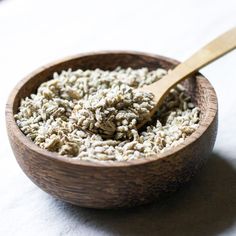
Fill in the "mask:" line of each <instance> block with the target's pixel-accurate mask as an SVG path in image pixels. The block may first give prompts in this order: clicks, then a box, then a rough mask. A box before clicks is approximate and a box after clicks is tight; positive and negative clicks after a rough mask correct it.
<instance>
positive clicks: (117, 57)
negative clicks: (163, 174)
mask: <svg viewBox="0 0 236 236" xmlns="http://www.w3.org/2000/svg"><path fill="white" fill-rule="evenodd" d="M177 64H178V61H176V60H173V59H169V58H166V57H162V56H157V55H152V54H146V53H136V52H99V53H91V54H80V55H78V56H74V57H71V58H68V59H64V60H62V61H57V62H54V63H52V64H49V65H47V66H44V67H41V68H40V69H38V70H36V71H35V72H33V73H32V74H30V75H29V76H27V77H26V78H25V79H23V80H22V81H21V82H20V83H19V84H18V85H17V87H16V89H15V90H14V92H13V93H12V95H11V96H10V97H11V99H10V100H9V102H8V109H10V112H11V113H13V114H15V113H17V110H18V107H19V104H20V101H21V99H22V98H25V97H27V96H29V95H30V94H32V93H35V92H36V90H37V88H38V87H39V85H40V84H41V83H43V82H45V81H47V80H50V79H52V76H53V73H54V72H59V73H60V72H61V71H62V70H67V69H69V68H71V69H72V70H76V69H79V68H80V69H84V70H85V69H96V68H100V69H104V70H113V69H115V68H116V67H118V66H120V67H122V68H128V67H131V68H134V69H135V68H141V67H147V68H148V69H149V70H154V69H156V68H164V69H167V70H168V69H173V68H174V67H175V66H176V65H177ZM183 83H184V86H185V87H186V88H187V90H188V93H189V95H190V96H191V98H192V101H193V103H195V105H197V106H198V107H199V108H200V110H201V113H200V126H204V127H203V128H202V129H199V131H198V132H197V131H195V132H194V133H193V134H192V135H190V136H189V137H192V140H191V139H189V137H188V138H187V139H186V141H185V145H188V144H189V143H191V142H193V141H194V140H196V139H197V138H199V137H200V136H201V135H202V133H204V132H205V130H206V129H207V127H208V126H209V125H210V124H211V122H212V121H213V119H214V117H215V115H216V111H217V99H216V96H215V92H214V89H213V88H212V86H211V85H210V83H209V82H208V81H207V79H206V78H204V77H203V76H202V75H200V74H199V73H196V75H195V76H194V77H191V78H189V79H187V80H185V81H184V82H183ZM209 91H210V92H209ZM213 100H214V102H215V104H213V105H212V103H211V102H212V101H213ZM212 107H213V109H211V108H212ZM211 110H213V111H214V112H212V113H211V114H210V113H209V111H211ZM15 126H16V124H15ZM17 128H18V127H17ZM20 132H21V131H20ZM195 133H196V134H195ZM25 138H26V137H25ZM188 140H189V141H188ZM25 141H26V140H25ZM26 142H27V141H26ZM27 143H28V142H27ZM28 145H29V146H31V144H28ZM33 145H34V144H33ZM34 146H36V145H34ZM183 146H184V145H182V147H180V148H183ZM31 147H33V146H31ZM180 148H174V149H175V150H171V151H167V152H165V153H163V154H161V155H160V157H164V156H166V155H169V154H171V153H173V152H175V151H176V150H178V149H180ZM34 149H35V150H37V151H38V152H41V153H44V154H45V153H46V152H47V153H48V154H49V155H51V156H55V157H56V158H59V159H61V156H60V155H59V154H56V153H51V152H48V151H46V150H42V149H41V150H40V148H39V147H35V148H34ZM63 158H64V157H63ZM65 159H66V158H65ZM63 160H64V159H63ZM70 161H71V160H70ZM72 161H73V160H72ZM77 161H78V160H77ZM137 161H138V160H137ZM134 162H136V161H134Z"/></svg>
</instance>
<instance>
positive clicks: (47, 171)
mask: <svg viewBox="0 0 236 236" xmlns="http://www.w3.org/2000/svg"><path fill="white" fill-rule="evenodd" d="M177 64H178V62H177V61H176V60H173V59H170V58H166V57H162V56H157V55H153V54H146V53H138V52H129V51H121V52H120V51H111V52H98V53H90V54H79V55H76V56H74V57H70V58H66V59H63V60H61V61H57V62H55V63H52V64H49V65H46V66H44V67H41V68H40V69H38V70H36V71H35V72H33V73H32V74H30V75H29V76H27V77H26V78H24V79H23V80H22V81H20V82H19V83H18V85H17V86H16V87H15V88H14V90H13V91H12V93H11V95H10V97H9V100H8V102H7V105H6V125H7V131H8V136H9V140H10V143H11V147H12V150H13V152H14V154H15V157H16V159H17V161H18V163H19V165H20V167H21V168H22V169H23V171H24V172H25V174H26V175H27V176H28V177H29V178H30V179H31V180H32V181H33V182H34V183H35V184H36V185H37V186H39V187H40V188H41V189H43V190H44V191H46V192H47V193H49V194H51V195H53V196H55V197H57V198H59V199H61V200H63V201H66V202H69V203H72V204H75V205H79V206H83V207H90V208H120V207H131V206H136V205H141V204H145V203H148V202H151V201H153V200H155V199H157V198H159V197H160V196H163V195H164V194H165V193H168V192H172V191H175V190H176V189H177V188H178V187H179V186H180V185H182V184H183V183H185V182H187V181H189V180H190V178H191V177H192V176H193V175H194V174H195V173H196V172H197V171H198V169H199V168H200V167H201V166H202V165H203V164H204V162H205V161H206V160H207V157H208V156H209V154H210V153H211V151H212V149H213V146H214V143H215V139H216V134H217V109H218V108H217V97H216V94H215V91H214V89H213V87H212V85H211V84H210V83H209V81H208V80H207V79H206V78H205V77H204V76H203V75H201V74H200V73H197V74H196V75H195V76H194V77H193V78H190V79H188V80H186V81H185V82H184V83H185V84H184V85H185V86H186V87H187V90H188V92H189V94H190V96H191V97H192V100H193V101H194V103H195V104H196V105H197V106H199V107H200V109H201V114H200V127H199V128H198V129H197V130H196V131H195V132H194V133H193V134H192V135H190V136H189V137H187V138H186V140H185V141H184V142H183V143H182V144H180V145H178V146H177V147H175V148H172V149H171V150H169V151H166V152H164V153H162V154H157V155H155V156H153V157H151V159H150V160H145V159H141V160H133V161H127V162H107V163H106V162H88V161H80V160H76V159H73V158H69V157H64V156H60V155H59V154H57V153H53V152H49V151H47V150H44V149H41V148H39V147H38V146H37V145H35V144H34V143H33V142H32V141H31V140H29V139H28V138H27V137H26V136H25V135H24V134H23V133H22V132H21V130H20V129H19V128H18V126H17V125H16V122H15V120H14V114H15V113H17V109H18V106H19V104H20V100H21V99H22V98H25V97H26V96H29V95H30V94H31V93H35V92H36V90H37V88H38V86H39V85H40V84H41V83H43V82H45V81H47V80H49V79H51V78H52V75H53V72H55V71H57V72H60V71H61V70H64V69H68V68H72V70H76V69H78V68H81V69H96V68H101V69H105V70H108V69H109V70H112V69H115V68H116V67H117V66H121V67H123V68H126V67H132V68H141V67H148V68H149V69H150V70H153V69H156V68H158V67H162V68H165V69H171V68H173V67H174V66H175V65H177Z"/></svg>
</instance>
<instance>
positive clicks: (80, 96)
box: [15, 68, 200, 161]
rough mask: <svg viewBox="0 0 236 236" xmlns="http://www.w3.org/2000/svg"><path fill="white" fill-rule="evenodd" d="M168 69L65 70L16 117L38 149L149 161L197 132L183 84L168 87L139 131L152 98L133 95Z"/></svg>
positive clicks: (94, 157)
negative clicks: (156, 109) (153, 113)
mask: <svg viewBox="0 0 236 236" xmlns="http://www.w3.org/2000/svg"><path fill="white" fill-rule="evenodd" d="M166 74H167V71H166V70H163V69H160V68H159V69H157V70H154V71H149V70H148V69H147V68H141V69H131V68H128V69H122V68H117V69H116V70H113V71H104V70H101V69H96V70H84V71H83V70H80V69H79V70H76V71H72V70H68V71H62V72H61V73H60V74H58V73H54V75H53V79H51V80H49V81H47V82H45V83H43V84H41V85H40V86H39V88H38V90H37V93H36V94H32V95H30V97H26V98H25V99H22V101H21V104H20V106H19V111H18V113H17V114H16V115H15V119H16V122H17V125H18V126H19V128H20V129H21V130H22V132H23V133H24V134H25V135H26V136H27V137H29V138H30V139H31V140H32V141H33V142H35V143H36V144H37V145H38V146H39V147H41V148H44V149H47V150H49V151H53V152H58V153H59V154H61V155H66V156H69V157H73V158H78V159H81V160H91V161H95V160H103V161H104V160H105V161H108V160H112V161H126V160H132V159H139V158H148V157H149V156H150V155H152V154H156V153H160V152H163V151H165V150H167V149H170V148H171V147H174V146H176V145H178V144H179V143H181V142H183V140H184V139H185V138H186V137H187V136H189V135H190V134H192V133H193V132H194V131H195V130H196V129H197V128H198V122H199V112H200V111H199V108H197V107H195V106H194V104H193V103H191V99H190V97H189V96H188V95H187V92H186V91H185V88H184V87H183V86H182V85H177V86H176V88H175V89H172V90H171V91H170V93H169V95H168V96H167V98H166V99H165V101H164V102H163V104H162V106H161V107H160V109H159V111H158V112H157V113H156V114H155V116H154V117H153V118H152V120H151V121H150V122H149V123H148V125H147V127H146V128H145V129H144V130H143V131H141V132H140V131H138V130H137V128H136V125H137V123H139V122H141V121H142V120H143V119H145V118H146V117H147V116H148V114H149V111H150V110H151V109H152V108H153V106H154V103H153V101H152V98H153V95H152V94H150V93H144V92H138V91H135V90H134V89H135V88H139V87H142V86H143V85H148V84H151V83H153V82H155V81H157V80H159V79H161V78H162V77H163V76H164V75H166Z"/></svg>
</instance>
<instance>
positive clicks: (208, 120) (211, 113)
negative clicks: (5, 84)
mask: <svg viewBox="0 0 236 236" xmlns="http://www.w3.org/2000/svg"><path fill="white" fill-rule="evenodd" d="M106 54H132V55H137V56H146V57H152V58H156V59H162V60H164V61H167V62H171V63H173V62H174V63H179V61H177V60H175V59H172V58H169V57H165V56H160V55H157V54H153V53H146V52H140V51H131V50H106V51H96V52H87V53H79V54H75V55H73V56H67V57H64V58H62V59H59V60H54V61H53V62H51V63H48V64H46V65H44V66H41V67H39V68H38V69H36V70H34V71H33V72H31V73H30V74H28V75H27V76H26V77H24V78H23V79H21V80H20V81H19V82H18V83H17V84H16V86H15V87H14V88H13V90H12V92H11V93H10V95H9V97H8V100H7V103H6V109H5V117H6V125H7V129H8V131H9V130H11V131H12V132H14V136H15V138H17V139H18V140H19V141H20V143H23V144H24V145H25V146H27V147H28V149H30V150H32V151H34V152H36V153H37V154H38V155H42V156H44V157H47V158H50V159H53V160H55V161H59V162H63V163H67V164H74V165H80V166H88V167H89V166H90V167H97V168H100V167H109V168H112V167H129V166H138V165H142V164H149V163H152V162H155V161H157V160H160V159H163V158H166V157H168V156H171V155H173V154H176V153H177V152H179V151H182V150H183V149H185V148H186V147H187V146H188V145H190V144H192V143H194V142H196V141H197V140H198V138H200V137H201V135H202V134H203V133H204V132H206V130H207V129H208V127H209V126H210V125H211V124H212V122H213V120H214V118H215V117H216V115H217V112H218V101H217V96H216V92H215V90H214V88H213V86H212V85H211V83H210V82H209V81H208V80H207V79H206V77H205V76H203V75H202V74H200V73H199V72H197V73H196V77H200V78H202V79H204V80H203V81H204V83H205V84H206V85H207V87H208V88H209V96H211V100H209V101H208V110H207V111H206V115H205V117H204V119H203V120H202V122H201V123H200V126H199V127H198V128H197V130H196V131H194V132H193V133H192V134H191V135H190V136H188V137H187V138H186V139H185V140H184V142H183V143H180V144H178V145H177V146H176V147H173V148H171V149H169V150H166V151H165V152H163V153H158V154H153V155H151V156H150V157H148V158H141V159H136V160H129V161H98V160H97V161H96V160H94V161H86V160H79V159H76V158H73V157H67V156H62V155H60V154H58V153H56V152H50V151H48V150H46V149H43V148H40V147H39V146H37V145H36V144H35V143H34V142H33V141H31V140H30V139H29V138H28V137H26V136H25V135H24V134H23V132H22V131H21V130H20V128H19V127H18V126H17V124H16V122H15V118H14V114H13V104H14V101H15V98H16V96H17V94H18V91H19V89H20V88H21V87H23V86H24V84H25V83H26V82H28V81H29V80H31V79H32V77H34V76H35V75H37V74H38V73H41V72H43V71H44V70H46V69H48V68H50V67H52V66H56V65H57V64H60V63H63V62H66V61H70V60H74V59H77V58H82V57H88V56H94V55H106Z"/></svg>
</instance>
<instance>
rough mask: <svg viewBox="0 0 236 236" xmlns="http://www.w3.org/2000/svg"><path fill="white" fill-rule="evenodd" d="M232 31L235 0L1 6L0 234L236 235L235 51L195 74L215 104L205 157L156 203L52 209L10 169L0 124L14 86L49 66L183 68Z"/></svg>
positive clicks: (55, 205)
mask: <svg viewBox="0 0 236 236" xmlns="http://www.w3.org/2000/svg"><path fill="white" fill-rule="evenodd" d="M235 25H236V1H235V0H224V1H217V0H215V1H210V0H205V1H204V0H202V1H200V0H198V1H197V0H195V1H194V0H189V1H187V0H186V1H181V0H179V1H170V0H166V1H164V0H163V1H154V0H153V1H151V0H150V1H149V0H146V1H135V0H133V1H132V0H130V1H128V0H126V1H124V0H119V1H111V0H110V1H108V0H107V1H104V0H100V1H91V0H86V1H82V0H80V1H70V0H68V1H66V0H64V1H62V0H40V1H33V0H31V1H30V0H24V1H23V0H21V1H20V0H0V72H1V73H0V81H1V85H0V109H1V110H0V119H1V120H0V130H1V133H0V138H1V142H0V143H1V146H0V235H49V236H51V235H53V236H54V235H163V236H164V235H174V236H175V235H180V236H182V235H183V236H185V235H190V236H191V235H194V236H195V235H197V236H200V235H201V236H202V235H203V236H204V235H236V138H235V134H236V125H235V117H236V105H235V104H236V92H235V86H236V51H234V52H232V53H231V54H229V55H227V56H225V57H224V58H222V59H220V60H218V61H217V62H215V63H214V64H212V65H209V66H208V67H207V68H205V69H203V70H202V73H203V74H204V75H205V76H206V77H207V78H208V79H209V80H210V81H211V83H212V84H213V86H214V87H215V89H216V92H217V95H218V99H219V132H218V137H217V142H216V145H215V148H214V152H213V154H212V156H211V157H210V159H209V161H208V163H207V165H206V166H205V168H204V169H203V170H202V171H201V172H200V173H199V174H198V175H197V176H196V177H195V178H194V180H193V181H192V182H191V184H190V185H188V186H186V187H185V188H183V189H181V190H180V191H179V192H177V193H176V194H174V195H172V196H171V197H170V198H168V199H165V200H163V201H161V202H159V203H156V204H151V205H149V206H144V207H139V208H134V209H129V210H121V211H101V210H100V211H98V210H89V209H83V208H79V207H74V206H71V205H69V204H65V203H62V202H61V201H58V200H55V199H54V198H52V197H51V196H49V195H48V194H46V193H44V192H42V191H41V190H40V189H39V188H38V187H36V186H35V185H34V184H33V183H32V182H31V181H30V180H29V179H28V178H27V177H26V176H25V175H24V174H23V172H22V171H21V170H20V168H19V167H18V165H17V163H16V161H15V159H14V156H13V154H12V151H11V148H10V146H9V143H8V139H7V135H6V127H5V118H4V109H5V103H6V100H7V97H8V95H9V93H10V91H11V90H12V89H13V87H14V85H15V84H16V83H17V82H18V81H19V80H20V79H21V78H23V77H24V76H25V75H26V74H28V73H29V72H31V71H32V70H34V69H35V68H38V67H39V66H42V65H44V64H46V63H48V62H50V61H52V60H55V59H59V58H62V57H64V56H68V55H73V54H77V53H80V52H87V51H97V50H105V49H122V50H125V49H129V50H139V51H145V52H151V53H157V54H162V55H165V56H169V57H173V58H176V59H179V60H184V59H185V58H187V57H188V56H189V55H191V53H193V52H194V51H195V50H197V49H198V48H200V47H201V46H203V45H204V44H205V43H207V42H208V41H209V40H211V39H213V38H214V37H216V36H217V35H219V34H220V33H222V32H224V31H226V30H227V29H229V28H230V27H232V26H235Z"/></svg>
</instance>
